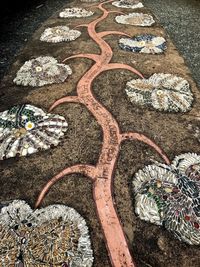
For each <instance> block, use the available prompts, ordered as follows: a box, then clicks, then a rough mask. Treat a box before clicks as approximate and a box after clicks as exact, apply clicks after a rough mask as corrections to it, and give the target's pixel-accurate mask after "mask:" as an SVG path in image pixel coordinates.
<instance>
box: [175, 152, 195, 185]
mask: <svg viewBox="0 0 200 267" xmlns="http://www.w3.org/2000/svg"><path fill="white" fill-rule="evenodd" d="M172 167H174V168H177V167H178V169H179V171H180V173H181V174H182V175H188V176H189V177H190V179H192V180H193V179H194V180H196V181H198V182H200V156H198V155H197V154H196V153H185V154H182V155H179V156H177V157H175V159H174V160H173V162H172Z"/></svg>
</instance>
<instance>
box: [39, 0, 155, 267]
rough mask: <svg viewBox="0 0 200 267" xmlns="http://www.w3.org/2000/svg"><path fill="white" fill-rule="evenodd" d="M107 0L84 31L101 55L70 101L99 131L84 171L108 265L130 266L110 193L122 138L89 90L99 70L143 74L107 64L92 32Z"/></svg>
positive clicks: (106, 52)
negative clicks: (95, 151) (92, 160)
mask: <svg viewBox="0 0 200 267" xmlns="http://www.w3.org/2000/svg"><path fill="white" fill-rule="evenodd" d="M110 2H112V0H111V1H107V2H104V3H101V4H99V6H98V9H99V10H101V11H103V14H102V15H101V16H100V17H99V18H97V19H95V20H94V21H92V22H90V23H89V24H88V26H87V30H88V34H89V36H90V37H91V39H92V40H94V42H95V43H96V44H97V45H98V46H99V48H100V49H101V54H100V55H97V56H98V59H97V61H96V62H95V63H94V65H92V66H91V67H90V69H89V70H88V71H87V72H86V73H85V74H84V75H83V76H82V78H81V79H80V80H79V82H78V84H77V95H78V96H77V98H73V99H72V100H75V101H78V102H80V103H82V104H84V105H85V107H86V108H87V109H88V110H89V111H90V112H91V114H92V115H93V116H94V117H95V119H96V120H97V122H98V123H99V125H100V126H101V128H102V132H103V142H102V149H101V153H100V155H99V159H98V162H97V164H96V166H95V167H90V173H89V174H88V173H87V175H88V176H89V177H92V178H93V198H94V201H95V204H96V210H97V214H98V217H99V220H100V223H101V227H102V231H103V233H104V238H105V243H106V246H107V249H108V253H109V257H110V261H111V264H112V266H113V267H120V266H123V267H134V266H135V263H134V261H133V258H132V255H131V253H130V250H129V247H128V242H127V239H126V236H125V234H124V231H123V228H122V225H121V223H120V219H119V217H118V214H117V209H116V207H115V203H114V201H113V193H112V192H113V188H112V186H113V179H114V170H115V165H116V162H117V159H118V155H119V151H120V144H121V141H122V137H121V133H120V129H119V125H118V123H117V121H116V120H115V118H114V117H113V116H112V114H111V113H110V112H109V111H108V110H107V109H106V108H105V107H104V106H103V105H102V104H101V103H100V102H99V101H98V100H97V99H96V98H95V97H94V95H93V93H92V83H93V82H94V80H95V79H96V77H97V76H98V75H100V74H101V73H102V72H104V71H107V70H112V69H126V70H129V71H131V72H132V73H134V74H136V75H138V76H139V77H142V78H143V75H142V74H141V73H140V72H139V71H137V70H136V69H134V68H132V67H131V66H128V65H126V64H120V63H110V61H111V59H112V56H113V51H112V48H111V47H110V46H109V44H108V43H107V42H106V41H104V40H103V39H102V37H103V36H101V34H100V33H97V32H96V26H97V24H98V23H100V22H101V21H103V20H104V19H106V18H107V16H108V14H109V11H107V10H106V9H105V8H104V7H103V4H105V3H110ZM73 57H75V56H73ZM78 57H79V56H78ZM69 100H70V98H69V97H66V98H62V99H60V100H57V101H56V102H55V103H54V105H53V106H52V108H54V107H55V106H57V105H58V104H60V103H64V102H69ZM52 108H51V109H52ZM138 138H139V137H138ZM145 141H146V139H145ZM150 145H152V144H150ZM72 168H75V171H74V172H77V173H84V172H83V169H82V167H78V166H76V167H72ZM86 169H87V168H86ZM84 171H85V169H84ZM66 173H67V174H69V173H71V170H70V168H68V169H66V170H65V171H63V172H61V173H60V174H58V175H57V176H55V177H54V178H52V180H50V182H49V183H48V184H47V185H46V186H45V188H44V189H43V190H42V192H41V194H40V196H39V198H38V201H37V203H36V204H37V205H38V204H40V203H41V201H42V199H43V198H44V195H45V193H46V192H47V191H48V190H49V189H50V187H51V186H52V185H53V184H54V183H55V182H57V181H58V180H60V179H61V178H62V177H63V176H64V175H66ZM37 205H36V206H37Z"/></svg>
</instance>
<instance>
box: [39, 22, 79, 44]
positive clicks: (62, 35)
mask: <svg viewBox="0 0 200 267" xmlns="http://www.w3.org/2000/svg"><path fill="white" fill-rule="evenodd" d="M80 35H81V32H80V31H77V30H70V29H69V27H67V26H56V27H53V28H47V29H45V31H44V32H43V33H42V35H41V37H40V41H42V42H48V43H60V42H70V41H74V40H76V39H77V38H78V37H79V36H80Z"/></svg>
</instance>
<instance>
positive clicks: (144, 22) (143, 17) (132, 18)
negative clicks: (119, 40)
mask: <svg viewBox="0 0 200 267" xmlns="http://www.w3.org/2000/svg"><path fill="white" fill-rule="evenodd" d="M115 21H116V22H117V23H120V24H125V25H133V26H142V27H147V26H151V25H153V24H154V23H155V21H154V19H153V17H152V16H151V15H149V14H143V13H129V14H127V15H120V16H116V18H115Z"/></svg>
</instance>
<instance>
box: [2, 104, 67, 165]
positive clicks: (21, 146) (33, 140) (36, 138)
mask: <svg viewBox="0 0 200 267" xmlns="http://www.w3.org/2000/svg"><path fill="white" fill-rule="evenodd" d="M67 127H68V124H67V122H66V120H65V118H64V117H62V116H60V115H55V114H50V113H45V112H44V111H43V110H42V109H39V108H37V107H35V106H32V105H25V104H24V105H18V106H13V107H12V108H10V109H9V110H6V111H4V112H1V113H0V160H3V159H6V158H12V157H15V156H17V155H18V156H27V155H30V154H33V153H36V152H38V151H39V150H47V149H49V148H50V147H51V146H57V145H58V144H59V142H60V140H61V138H62V137H63V136H64V132H66V131H67Z"/></svg>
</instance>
